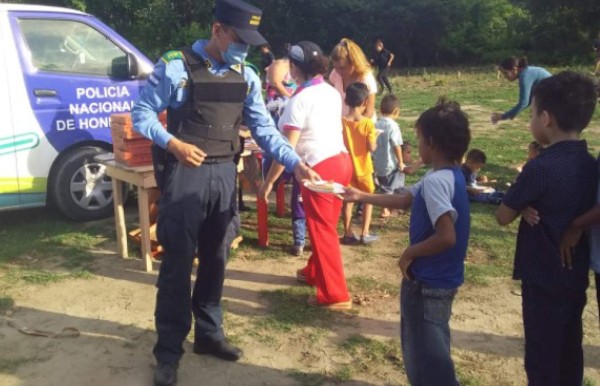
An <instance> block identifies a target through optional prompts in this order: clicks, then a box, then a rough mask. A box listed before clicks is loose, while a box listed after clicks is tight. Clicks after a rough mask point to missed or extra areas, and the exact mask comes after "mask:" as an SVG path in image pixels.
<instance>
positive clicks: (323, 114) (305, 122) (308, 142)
mask: <svg viewBox="0 0 600 386" xmlns="http://www.w3.org/2000/svg"><path fill="white" fill-rule="evenodd" d="M279 129H280V130H300V131H301V132H300V138H299V140H298V144H297V145H296V153H298V155H299V156H300V158H302V159H303V160H304V161H305V162H306V163H307V164H308V165H309V166H311V167H312V166H314V165H316V164H318V163H319V162H321V161H324V160H326V159H327V158H330V157H333V156H336V155H338V154H340V153H342V152H344V153H346V152H347V151H346V147H345V146H344V137H343V134H342V99H341V98H340V94H339V93H338V92H337V91H336V90H335V89H334V88H333V87H331V86H330V85H329V84H327V83H325V82H324V81H321V82H319V83H318V84H315V85H311V86H308V87H306V88H302V89H301V90H299V91H298V92H297V93H296V94H294V96H292V98H291V99H290V101H289V102H288V105H287V107H286V108H285V110H284V112H283V115H282V116H281V118H280V119H279Z"/></svg>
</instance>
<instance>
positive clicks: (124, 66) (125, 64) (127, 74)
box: [111, 52, 139, 79]
mask: <svg viewBox="0 0 600 386" xmlns="http://www.w3.org/2000/svg"><path fill="white" fill-rule="evenodd" d="M138 73H139V69H138V62H137V59H136V57H135V55H133V54H132V53H131V52H127V53H126V54H125V56H121V57H118V58H115V59H113V61H112V65H111V76H112V77H113V78H115V79H135V78H136V77H137V76H138Z"/></svg>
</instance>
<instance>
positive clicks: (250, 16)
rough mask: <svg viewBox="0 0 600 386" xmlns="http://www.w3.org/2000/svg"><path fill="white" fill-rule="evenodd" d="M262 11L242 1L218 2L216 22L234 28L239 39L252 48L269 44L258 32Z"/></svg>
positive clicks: (221, 0)
mask: <svg viewBox="0 0 600 386" xmlns="http://www.w3.org/2000/svg"><path fill="white" fill-rule="evenodd" d="M261 17H262V11H261V10H260V9H258V8H256V7H255V6H253V5H250V4H248V3H246V2H245V1H242V0H217V3H216V5H215V20H217V21H220V22H221V23H223V24H226V25H228V26H230V27H232V28H233V29H234V30H235V32H236V34H237V35H238V36H239V38H240V39H241V40H242V41H243V42H244V43H246V44H249V45H251V46H261V45H263V44H267V41H266V40H265V38H264V37H263V36H262V35H261V34H260V33H259V32H258V26H259V25H260V19H261Z"/></svg>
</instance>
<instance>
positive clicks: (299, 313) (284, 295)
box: [255, 286, 335, 332]
mask: <svg viewBox="0 0 600 386" xmlns="http://www.w3.org/2000/svg"><path fill="white" fill-rule="evenodd" d="M313 293H314V289H313V288H311V287H308V286H297V287H289V288H284V289H278V290H275V291H262V292H261V296H263V297H264V298H265V299H267V300H268V301H269V314H268V315H266V316H265V317H262V318H258V319H256V320H255V324H256V326H257V327H258V328H260V329H263V330H266V331H277V332H290V331H293V330H295V329H297V328H298V327H318V328H322V327H327V326H328V323H331V322H332V321H333V319H334V317H335V315H334V313H333V312H332V311H328V310H326V309H322V308H319V307H309V306H308V305H307V304H306V302H307V299H308V296H309V295H312V294H313Z"/></svg>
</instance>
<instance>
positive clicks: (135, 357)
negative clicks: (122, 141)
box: [0, 213, 600, 386]
mask: <svg viewBox="0 0 600 386" xmlns="http://www.w3.org/2000/svg"><path fill="white" fill-rule="evenodd" d="M130 215H131V213H130ZM407 219H408V217H406V216H404V217H400V218H398V219H394V221H395V222H396V223H395V224H396V226H398V227H401V228H402V227H405V226H404V225H402V224H404V223H405V222H406V221H407ZM381 221H383V220H379V219H376V220H375V225H374V226H375V227H378V228H379V230H380V231H381V236H382V239H381V240H380V241H379V242H377V243H376V244H375V245H373V246H369V247H364V246H352V247H346V246H344V247H343V252H344V257H345V267H346V273H347V277H348V278H349V279H348V280H349V282H350V283H354V284H351V286H350V287H351V288H353V289H354V293H353V295H354V296H355V297H356V299H358V300H359V303H362V304H357V305H356V307H355V311H353V312H352V313H349V314H342V315H338V314H335V315H334V314H331V313H328V312H326V313H323V314H318V315H321V316H322V320H320V321H314V320H310V317H309V318H302V317H299V318H296V317H297V316H299V315H298V314H302V313H303V312H308V311H307V310H308V309H307V308H306V306H304V302H305V301H306V296H307V294H309V293H310V290H309V289H306V288H304V287H301V286H300V285H299V284H298V283H297V282H296V281H295V279H294V277H293V274H294V272H295V270H296V269H297V268H299V267H301V266H302V265H303V263H304V261H305V260H304V259H305V258H306V257H307V254H305V257H304V258H300V257H291V256H287V255H285V254H282V255H281V256H280V257H274V258H265V259H256V258H248V257H247V256H245V254H244V252H243V249H242V250H241V251H240V252H238V253H237V254H236V257H235V258H234V259H233V260H232V261H231V262H230V264H229V266H228V271H227V278H226V283H225V294H224V299H225V301H224V307H225V310H226V314H225V328H226V332H227V334H228V335H229V336H230V337H231V339H232V340H233V341H234V342H235V343H236V344H239V345H240V346H241V347H242V348H243V349H244V351H245V356H244V358H243V359H242V360H241V361H240V362H238V363H227V362H223V361H219V360H216V359H213V358H210V357H204V356H197V355H195V354H193V353H191V344H190V341H191V339H193V338H192V337H190V338H188V342H187V343H186V344H185V349H186V351H187V354H186V355H184V357H183V359H182V362H181V364H180V371H179V377H180V382H179V384H180V385H197V384H206V385H322V384H325V385H328V384H343V385H397V384H407V381H406V377H405V375H404V373H403V370H402V364H401V355H400V354H399V349H398V347H399V337H398V336H399V332H398V330H399V317H400V315H399V300H398V292H397V291H398V288H397V287H398V283H399V276H400V275H399V271H398V269H397V268H396V260H395V259H394V258H393V256H395V255H397V254H398V253H399V251H398V249H399V241H398V239H399V235H398V234H397V232H386V231H385V226H386V225H385V224H382V223H381ZM107 226H110V223H108V225H107ZM401 236H403V235H401ZM114 251H116V245H115V244H114V243H112V242H109V243H105V244H104V245H103V249H102V250H95V251H91V253H96V254H97V257H96V259H95V263H94V267H93V271H92V272H93V275H92V276H91V277H90V278H81V279H68V280H63V281H60V282H57V283H53V284H47V285H43V286H39V285H25V284H17V285H15V286H14V287H13V288H12V289H10V290H9V293H8V295H9V296H11V297H12V298H13V299H14V301H15V305H14V307H13V308H12V309H11V310H10V311H9V313H8V315H5V316H9V317H11V318H13V319H14V320H17V321H18V322H19V323H21V324H22V325H25V326H28V327H31V328H37V329H43V330H49V331H57V332H58V331H60V330H61V329H63V328H64V327H75V328H77V329H78V330H79V331H80V332H81V336H79V337H76V338H54V339H52V338H47V337H32V336H28V335H23V334H21V333H19V332H18V331H17V330H15V329H14V328H12V327H10V326H9V325H8V324H7V319H6V317H5V318H3V319H0V346H1V347H2V350H0V360H1V361H0V363H2V364H3V365H2V367H1V368H0V384H1V385H5V386H9V385H10V386H17V385H19V386H21V385H36V386H37V385H87V386H92V385H132V386H133V385H150V384H151V379H152V378H151V376H152V370H153V366H154V359H153V356H152V347H153V344H154V341H155V333H154V327H153V311H154V299H155V288H154V283H155V281H156V272H152V273H146V272H144V271H143V270H142V268H143V264H142V262H141V261H140V260H133V259H132V260H123V259H120V258H118V257H117V256H116V255H115V253H114ZM156 267H157V266H155V268H156ZM357 283H359V284H360V283H362V284H361V285H358V284H357ZM365 283H367V284H365ZM369 283H370V284H369ZM512 288H513V284H512V283H511V281H510V280H509V279H508V278H506V279H494V280H493V281H492V282H490V283H489V284H488V285H471V284H467V285H464V286H463V287H462V288H461V290H460V292H459V294H458V296H457V298H456V302H455V305H454V310H453V317H452V321H451V327H452V346H453V358H454V360H455V362H456V365H457V368H458V371H459V373H460V375H461V378H462V379H463V384H468V385H523V384H525V376H524V371H523V360H522V356H523V338H522V324H521V310H520V301H521V299H520V297H518V296H515V295H514V294H512V293H511V289H512ZM278 290H280V291H283V292H278ZM265 294H266V295H265ZM269 294H271V296H269ZM273 294H276V295H277V294H283V295H282V296H283V299H284V302H283V303H281V302H278V301H277V299H278V298H277V296H272V295H273ZM589 299H590V300H589V304H588V306H587V308H586V310H585V314H584V322H585V337H584V351H585V357H586V370H585V371H586V377H587V379H588V383H587V384H600V331H599V328H598V309H597V305H596V302H595V293H594V292H593V290H592V289H590V292H589ZM288 301H289V302H291V303H294V302H295V304H296V303H297V307H296V308H291V309H290V312H291V313H292V315H288V316H289V317H290V319H289V320H285V318H283V319H282V318H279V319H277V320H275V319H274V318H273V317H272V316H273V315H279V314H278V311H279V310H278V309H274V308H273V307H285V303H286V302H288ZM298 302H300V303H298ZM300 316H301V315H300ZM357 336H360V337H362V338H361V339H363V341H364V342H370V343H369V345H367V346H364V347H362V349H360V348H359V349H357V348H356V346H352V345H349V343H348V342H351V341H353V340H352V339H354V341H356V337H357ZM349 339H350V340H349ZM377 342H382V344H383V345H385V347H384V348H385V353H384V355H383V356H378V351H377V350H378V348H377V347H379V346H377V344H376V343H377ZM344 347H345V348H346V349H344ZM365 347H366V348H365ZM369 358H371V359H372V360H369Z"/></svg>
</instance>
